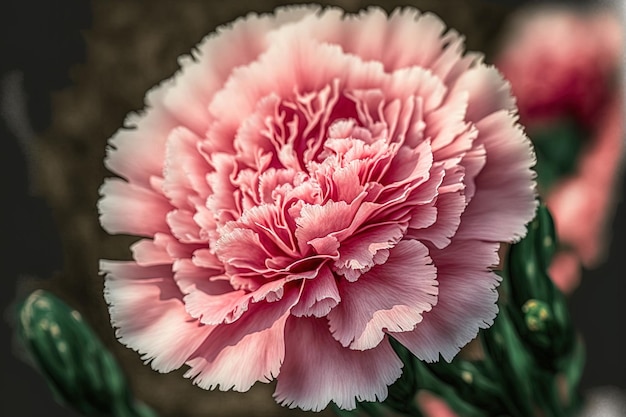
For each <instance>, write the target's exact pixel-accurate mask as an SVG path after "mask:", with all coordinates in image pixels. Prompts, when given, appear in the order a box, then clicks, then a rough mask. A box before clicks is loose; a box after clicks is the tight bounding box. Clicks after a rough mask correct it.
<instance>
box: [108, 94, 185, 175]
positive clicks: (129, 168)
mask: <svg viewBox="0 0 626 417" xmlns="http://www.w3.org/2000/svg"><path fill="white" fill-rule="evenodd" d="M165 85H167V84H165ZM165 85H164V86H158V87H155V88H153V89H152V90H150V91H149V92H148V93H147V94H146V98H145V103H146V108H147V110H146V111H145V113H139V114H130V115H128V116H127V118H126V120H125V121H124V128H122V129H120V130H118V131H117V132H116V133H115V135H114V136H113V137H112V138H111V139H110V140H109V145H110V146H109V147H108V148H107V157H106V159H105V165H106V167H107V168H108V169H109V170H110V171H111V172H114V173H116V174H118V175H119V176H121V177H123V178H125V179H127V180H128V181H131V182H133V183H135V184H137V185H141V186H144V187H148V186H149V184H150V178H151V177H153V176H161V175H162V173H163V158H164V156H165V142H166V140H167V137H168V135H169V132H170V131H171V130H172V129H173V128H174V127H175V126H176V121H175V120H174V119H173V118H172V117H171V116H170V115H169V114H168V112H167V111H166V110H165V109H164V108H163V106H162V104H161V103H162V100H163V95H164V93H165V91H164V90H165V88H166V87H165Z"/></svg>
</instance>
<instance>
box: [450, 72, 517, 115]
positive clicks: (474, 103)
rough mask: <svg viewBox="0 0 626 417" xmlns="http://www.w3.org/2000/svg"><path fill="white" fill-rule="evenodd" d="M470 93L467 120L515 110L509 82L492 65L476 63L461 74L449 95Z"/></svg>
mask: <svg viewBox="0 0 626 417" xmlns="http://www.w3.org/2000/svg"><path fill="white" fill-rule="evenodd" d="M464 92H467V94H469V98H468V106H467V113H466V116H465V120H467V121H470V122H474V123H476V122H478V121H480V120H482V119H483V118H485V117H487V116H489V115H490V114H492V113H495V112H498V111H500V110H507V111H514V110H515V109H516V107H515V100H514V99H513V96H512V95H511V89H510V85H509V83H508V82H506V81H505V80H504V77H503V76H502V74H500V72H498V70H497V69H496V68H495V67H493V66H491V67H488V66H485V65H475V66H474V67H473V68H471V69H469V70H468V71H466V72H464V73H463V74H461V76H460V77H459V78H458V80H457V81H456V83H455V84H454V86H453V87H452V88H451V89H450V92H449V95H450V96H455V95H460V94H463V93H464Z"/></svg>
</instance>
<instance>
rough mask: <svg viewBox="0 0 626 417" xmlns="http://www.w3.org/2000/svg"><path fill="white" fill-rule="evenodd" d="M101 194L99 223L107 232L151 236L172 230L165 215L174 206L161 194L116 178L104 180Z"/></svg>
mask: <svg viewBox="0 0 626 417" xmlns="http://www.w3.org/2000/svg"><path fill="white" fill-rule="evenodd" d="M100 195H101V196H102V199H100V201H98V211H99V212H100V224H101V225H102V227H103V228H104V230H106V231H107V232H108V233H111V234H116V233H125V234H130V235H137V236H146V237H150V236H154V234H155V233H159V232H163V233H167V232H169V227H168V226H167V223H166V221H165V218H166V216H167V213H168V212H169V211H170V210H172V206H171V205H170V204H169V202H168V201H167V200H166V199H165V198H164V197H163V196H162V195H159V194H157V193H155V192H154V191H152V190H150V189H147V188H144V187H141V186H138V185H136V184H134V183H128V182H126V181H123V180H121V179H117V178H107V179H105V180H104V184H103V185H102V187H100ZM146 213H150V215H149V216H146Z"/></svg>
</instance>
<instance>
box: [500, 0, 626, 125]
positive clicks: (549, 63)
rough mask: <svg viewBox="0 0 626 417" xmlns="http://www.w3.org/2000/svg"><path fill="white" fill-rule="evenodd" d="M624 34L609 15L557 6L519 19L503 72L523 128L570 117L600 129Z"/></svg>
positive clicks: (514, 24)
mask: <svg viewBox="0 0 626 417" xmlns="http://www.w3.org/2000/svg"><path fill="white" fill-rule="evenodd" d="M622 32H623V29H622V24H621V22H620V21H619V19H617V18H616V17H615V16H614V15H612V14H610V13H609V12H608V11H598V12H580V11H577V10H574V9H571V8H567V7H563V6H554V5H553V6H544V7H535V8H530V9H528V10H524V11H523V12H522V13H520V14H519V15H517V16H516V18H515V19H514V21H513V22H512V24H511V28H510V31H509V34H508V35H507V37H506V40H505V47H504V48H503V50H502V53H501V54H500V56H499V57H498V58H497V67H498V68H499V69H500V70H501V71H502V72H503V73H504V75H505V76H506V78H507V79H508V80H509V81H510V82H511V84H512V90H513V94H514V95H515V97H516V99H517V105H518V107H519V113H520V117H521V121H522V123H524V124H526V123H537V122H539V121H545V120H549V119H551V118H555V117H562V116H563V114H569V115H571V116H573V117H575V118H577V119H578V120H579V121H581V122H583V123H584V124H585V125H590V126H593V125H595V124H596V123H597V119H598V116H599V115H600V114H601V113H602V111H603V107H604V103H605V102H606V100H607V99H610V97H611V95H612V94H613V93H614V92H615V90H614V87H615V85H614V84H615V82H616V81H617V78H618V76H619V71H618V67H619V62H620V61H621V59H622V58H621V57H622V37H623V36H622Z"/></svg>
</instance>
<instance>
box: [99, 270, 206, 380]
mask: <svg viewBox="0 0 626 417" xmlns="http://www.w3.org/2000/svg"><path fill="white" fill-rule="evenodd" d="M100 271H101V273H103V274H105V286H104V297H105V299H106V301H107V303H108V304H109V313H110V314H111V323H112V324H113V326H114V327H116V328H117V330H116V336H117V337H118V338H119V339H120V342H122V343H124V344H125V345H127V346H128V347H130V348H132V349H134V350H136V351H137V352H139V353H140V354H141V355H142V359H143V360H145V361H146V362H150V364H151V366H152V368H153V369H155V370H157V371H159V372H170V371H172V370H174V369H178V368H179V367H180V366H182V365H183V364H184V363H185V361H186V360H187V359H188V358H189V357H190V355H191V354H192V353H193V352H194V351H195V350H196V348H197V347H198V346H200V345H201V344H202V342H203V341H204V340H205V338H206V337H207V336H208V335H209V333H210V331H211V329H210V328H209V327H207V326H202V325H201V324H200V323H199V322H198V321H197V320H195V319H193V318H192V317H190V316H189V315H188V314H187V312H186V311H185V306H184V304H183V300H182V294H181V292H180V291H179V289H178V287H177V286H176V284H175V283H174V280H173V279H172V271H171V267H170V266H149V267H143V266H139V265H137V264H136V263H134V262H113V261H101V263H100Z"/></svg>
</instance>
